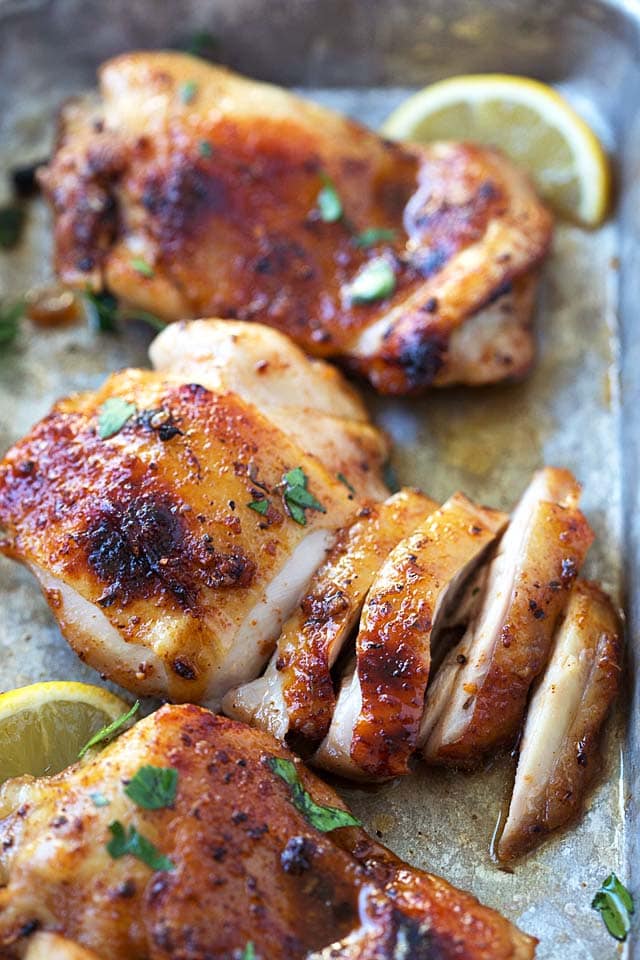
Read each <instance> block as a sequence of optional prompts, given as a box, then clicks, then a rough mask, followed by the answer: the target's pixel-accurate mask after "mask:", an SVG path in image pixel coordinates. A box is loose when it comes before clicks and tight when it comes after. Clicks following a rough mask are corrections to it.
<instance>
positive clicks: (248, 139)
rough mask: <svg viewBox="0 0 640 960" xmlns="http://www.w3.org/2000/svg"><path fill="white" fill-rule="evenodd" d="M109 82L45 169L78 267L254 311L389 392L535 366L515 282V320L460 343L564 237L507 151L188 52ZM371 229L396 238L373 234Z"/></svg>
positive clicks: (105, 75)
mask: <svg viewBox="0 0 640 960" xmlns="http://www.w3.org/2000/svg"><path fill="white" fill-rule="evenodd" d="M99 85H100V96H99V98H97V99H96V98H94V99H85V100H84V101H82V100H81V101H78V100H75V101H72V102H71V103H69V104H67V105H66V106H65V107H64V109H63V111H62V115H61V123H60V133H59V139H58V143H57V147H56V150H55V154H54V156H53V159H52V161H51V163H50V164H49V166H48V167H47V168H45V169H44V170H43V171H42V172H41V183H42V185H43V187H44V190H45V193H46V195H47V196H48V198H49V200H50V202H51V205H52V208H53V212H54V217H55V266H56V269H57V271H58V272H59V274H60V275H61V277H62V278H63V280H64V281H65V282H66V283H68V284H71V285H75V286H78V287H81V288H82V289H84V288H86V287H87V285H89V286H91V287H92V288H94V289H101V288H105V287H106V288H108V289H110V290H111V291H112V292H113V293H114V294H115V295H116V296H118V297H121V298H123V299H124V300H126V301H128V302H129V303H130V304H132V305H133V306H135V307H138V308H142V309H145V310H151V311H154V312H155V313H157V314H159V315H160V316H162V317H164V318H166V319H168V320H177V319H181V318H183V317H199V316H219V317H224V318H236V319H241V320H260V321H262V322H263V323H266V324H268V325H270V326H274V327H277V328H278V329H280V330H282V331H284V332H286V333H288V334H289V335H290V336H292V337H293V338H294V339H295V340H296V341H297V342H298V343H299V344H300V345H301V346H302V347H304V349H305V350H307V351H308V352H309V353H312V354H314V355H318V356H322V357H333V358H337V359H340V360H341V361H342V362H344V363H345V364H347V365H349V366H351V367H352V368H354V369H356V370H358V371H359V372H360V373H362V374H363V375H364V376H367V377H368V378H369V379H370V380H371V382H372V383H373V384H374V386H375V387H376V388H377V389H378V390H380V391H381V392H383V393H395V394H403V393H407V392H414V391H418V390H421V389H423V388H425V387H427V386H429V385H431V384H436V385H437V384H446V383H451V382H454V381H464V382H467V381H468V382H472V383H476V382H492V381H495V380H502V379H504V378H505V377H509V376H513V375H518V374H520V373H522V372H523V371H524V370H526V368H527V367H528V365H529V363H530V361H531V356H532V338H531V334H530V331H529V330H528V324H529V320H530V313H531V298H530V297H529V298H527V297H523V296H519V295H516V294H514V296H513V299H512V302H513V306H514V317H513V318H512V320H511V322H510V323H508V324H507V323H500V324H498V328H496V327H495V322H494V320H491V319H490V317H483V319H482V320H481V321H480V323H479V324H477V325H476V328H475V332H474V335H473V336H472V337H470V338H464V342H458V343H456V344H452V342H451V338H452V336H453V335H455V332H456V331H457V330H459V329H461V328H462V327H463V326H464V324H465V323H466V322H467V320H468V319H469V318H472V317H474V316H476V315H480V314H484V312H485V310H486V308H487V305H488V304H490V303H491V302H492V301H493V300H495V299H496V298H500V297H501V296H502V295H505V296H506V291H508V290H509V289H510V286H511V284H514V290H516V289H520V287H519V282H520V279H521V278H528V284H529V286H531V287H532V286H533V285H535V282H536V276H537V266H538V264H539V263H540V262H541V261H542V260H543V258H544V256H545V255H546V253H547V251H548V248H549V244H550V238H551V230H552V224H551V217H550V215H549V213H548V212H547V211H546V210H545V208H544V207H543V206H542V205H541V204H540V202H539V201H538V199H537V198H536V196H535V193H534V191H533V188H532V186H531V184H530V183H529V182H528V180H527V178H526V177H525V176H524V175H523V174H522V173H521V172H519V171H518V170H516V169H515V168H514V167H513V166H512V164H511V163H510V162H509V161H508V160H507V159H506V158H505V157H504V156H502V155H501V154H499V153H498V152H497V151H495V150H491V149H489V148H486V147H480V146H477V145H473V144H468V143H438V144H431V145H429V146H423V147H418V146H411V145H400V144H395V143H391V142H389V141H386V140H383V139H382V138H380V137H378V136H377V135H376V134H374V133H373V132H371V131H369V130H367V129H365V128H364V127H362V126H360V125H359V124H357V123H354V122H352V121H350V120H347V119H346V118H344V117H341V116H340V115H338V114H336V113H334V112H332V111H330V110H327V109H324V108H322V107H320V106H318V105H316V104H312V103H309V102H306V101H304V100H301V99H300V98H299V97H296V96H294V95H293V94H291V93H288V92H286V91H284V90H281V89H278V88H277V87H273V86H270V85H267V84H262V83H256V82H254V81H251V80H247V79H245V78H243V77H240V76H237V75H236V74H233V73H231V72H230V71H228V70H225V69H223V68H221V67H217V66H214V65H212V64H209V63H204V62H203V61H201V60H197V59H194V58H192V57H188V56H186V55H184V54H179V53H172V52H156V53H152V52H139V53H130V54H126V55H124V56H120V57H117V58H116V59H114V60H111V61H109V62H108V63H106V64H105V65H104V66H103V67H102V68H101V70H100V74H99ZM185 85H186V86H185ZM187 87H188V89H189V90H191V91H193V95H192V96H189V97H188V98H187V99H186V100H185V97H184V96H183V92H184V90H185V89H186V88H187ZM327 178H329V181H330V182H331V183H332V185H334V187H335V190H336V191H337V194H338V196H339V198H340V203H341V206H342V209H343V212H344V215H343V216H340V217H337V218H332V219H331V222H328V220H329V218H325V219H323V217H322V215H321V213H320V211H319V209H318V195H319V194H320V192H321V190H322V189H323V188H326V185H327V182H328V181H327ZM370 228H376V229H382V230H383V231H386V235H385V236H386V237H387V239H384V240H383V241H381V242H380V243H378V244H374V245H373V246H366V245H364V244H362V243H359V242H358V240H357V237H358V235H360V234H361V233H363V232H364V231H366V230H369V229H370ZM380 258H382V259H383V261H384V262H385V263H386V265H387V266H386V269H387V270H390V271H392V273H393V275H394V289H392V290H391V284H389V283H387V286H386V287H385V288H383V287H380V289H379V291H377V290H374V291H373V294H371V295H368V294H367V293H366V292H365V297H364V300H365V302H362V299H363V298H360V299H359V298H358V297H357V296H354V295H353V290H352V284H353V282H354V280H355V279H356V277H359V276H360V274H361V271H362V270H364V269H368V268H369V267H368V265H369V264H370V263H371V262H372V261H378V260H379V259H380ZM141 259H142V260H143V261H144V262H145V264H146V267H145V269H144V274H143V275H141V272H140V269H139V266H140V260H141ZM383 269H384V268H383ZM476 335H477V337H478V340H479V345H478V346H476V345H475V343H470V342H469V341H470V340H474V341H475V339H476ZM494 336H495V342H492V338H493V337H494ZM505 340H506V341H508V349H505Z"/></svg>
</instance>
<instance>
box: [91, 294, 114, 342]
mask: <svg viewBox="0 0 640 960" xmlns="http://www.w3.org/2000/svg"><path fill="white" fill-rule="evenodd" d="M83 296H84V302H85V308H86V313H87V318H88V320H89V326H91V327H93V329H94V330H100V331H101V332H102V333H113V331H114V330H117V328H118V324H117V319H118V301H117V300H116V298H115V297H114V296H112V295H111V294H110V293H94V292H93V290H85V292H84V294H83Z"/></svg>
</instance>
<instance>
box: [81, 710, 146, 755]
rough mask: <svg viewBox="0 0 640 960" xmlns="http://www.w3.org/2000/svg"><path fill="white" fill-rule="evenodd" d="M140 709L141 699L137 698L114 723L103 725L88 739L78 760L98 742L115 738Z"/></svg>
mask: <svg viewBox="0 0 640 960" xmlns="http://www.w3.org/2000/svg"><path fill="white" fill-rule="evenodd" d="M139 709H140V701H139V700H136V702H135V703H134V704H133V706H132V707H131V709H130V710H127V712H126V713H123V714H122V715H121V716H120V717H118V718H117V719H116V720H114V721H113V722H112V723H109V724H107V726H106V727H103V728H102V729H101V730H98V732H97V733H94V735H93V736H92V737H91V739H90V740H87V742H86V743H85V745H84V747H83V748H82V750H81V751H80V753H79V754H78V760H81V759H82V757H84V755H85V753H86V752H87V750H90V749H91V747H95V745H96V744H97V743H103V742H104V741H106V742H108V741H109V740H113V738H114V737H115V736H117V735H118V734H120V733H122V732H123V727H124V726H125V724H127V723H128V722H129V720H131V718H132V717H133V716H134V715H135V714H136V713H137V712H138V710H139Z"/></svg>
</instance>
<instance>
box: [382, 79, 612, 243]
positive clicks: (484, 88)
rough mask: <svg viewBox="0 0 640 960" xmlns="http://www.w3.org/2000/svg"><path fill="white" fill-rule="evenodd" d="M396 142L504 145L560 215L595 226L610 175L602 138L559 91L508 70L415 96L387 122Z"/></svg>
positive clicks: (605, 203)
mask: <svg viewBox="0 0 640 960" xmlns="http://www.w3.org/2000/svg"><path fill="white" fill-rule="evenodd" d="M382 132H383V134H384V135H385V136H387V137H390V138H391V139H394V140H413V141H415V142H419V143H428V142H431V141H433V140H471V141H476V142H477V143H483V144H488V145H491V146H496V147H499V148H500V149H501V150H503V151H504V152H505V153H506V154H507V155H508V156H509V157H511V159H512V160H513V161H514V162H515V163H516V164H518V166H520V167H522V168H523V169H524V170H526V171H527V172H528V173H529V175H530V176H531V178H532V179H533V181H534V183H535V184H536V187H537V189H538V192H539V193H540V195H541V197H543V199H544V200H546V201H547V202H548V203H549V204H550V206H552V207H553V208H554V209H555V210H556V211H557V212H558V213H559V214H560V215H562V216H565V217H568V218H569V219H570V220H574V221H577V222H578V223H580V224H582V225H583V226H588V227H595V226H597V225H598V224H599V223H601V222H602V220H603V219H604V217H605V216H606V213H607V208H608V205H609V197H610V192H611V174H610V169H609V163H608V160H607V156H606V154H605V152H604V150H603V148H602V146H601V144H600V142H599V140H598V138H597V137H596V135H595V134H594V133H593V131H592V130H591V129H590V127H589V126H588V125H587V124H586V123H585V121H584V120H583V119H582V118H581V117H580V116H578V114H577V113H576V112H575V110H574V109H573V107H571V106H570V105H569V104H568V103H567V101H566V100H565V99H564V97H562V96H561V95H560V94H559V93H557V91H555V90H553V89H552V88H551V87H549V86H547V85H546V84H544V83H539V82H538V81H537V80H530V79H529V78H527V77H514V76H507V75H506V74H490V73H487V74H469V75H467V76H461V77H451V78H450V79H448V80H442V81H440V82H439V83H434V84H432V85H431V86H429V87H425V88H424V89H423V90H420V91H419V92H418V93H416V94H414V95H413V96H411V97H409V98H408V99H407V100H405V101H404V102H403V103H401V104H400V106H399V107H398V108H397V109H396V110H394V112H393V113H392V114H391V116H390V117H389V118H388V119H387V120H386V121H385V123H384V125H383V128H382Z"/></svg>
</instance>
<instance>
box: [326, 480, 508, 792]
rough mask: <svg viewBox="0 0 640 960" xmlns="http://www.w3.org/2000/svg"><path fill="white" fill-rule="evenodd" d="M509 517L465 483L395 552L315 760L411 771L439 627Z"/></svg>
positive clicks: (373, 592)
mask: <svg viewBox="0 0 640 960" xmlns="http://www.w3.org/2000/svg"><path fill="white" fill-rule="evenodd" d="M506 520H507V518H506V516H505V515H504V514H502V513H499V512H498V511H495V510H490V509H489V508H486V507H479V506H478V505H477V504H475V503H473V502H472V501H470V500H468V499H467V497H465V496H463V495H462V494H459V493H458V494H455V495H454V496H453V497H451V498H450V499H449V500H447V502H446V503H445V504H444V505H443V506H442V507H441V508H440V509H439V510H436V511H435V512H434V513H432V514H431V515H430V516H429V517H427V519H426V520H425V521H424V522H423V523H422V524H420V526H419V527H418V528H417V529H416V530H415V531H414V532H413V533H412V534H411V535H410V536H408V537H406V538H405V539H404V540H402V541H401V542H400V543H399V544H398V545H397V546H396V547H395V549H394V550H393V551H392V552H391V553H390V555H389V557H388V559H387V560H386V562H385V564H384V565H383V567H382V569H381V570H380V571H379V573H378V575H377V577H376V578H375V580H374V582H373V584H372V586H371V589H370V590H369V593H368V595H367V599H366V603H365V607H364V610H363V613H362V618H361V621H360V630H359V632H358V637H357V640H356V666H355V670H354V673H353V676H352V678H351V680H350V682H349V684H348V685H347V684H345V685H343V687H342V689H341V691H340V695H339V697H338V703H337V705H336V710H335V712H334V715H333V720H332V723H331V728H330V730H329V732H328V734H327V737H326V738H325V740H324V741H323V743H322V745H321V747H320V750H319V752H318V754H317V756H316V762H318V763H320V764H321V765H322V766H324V767H327V768H329V769H331V770H335V771H336V772H337V773H342V774H346V775H348V776H363V775H364V776H365V777H367V778H370V779H385V778H388V777H393V776H397V775H399V774H405V773H408V771H409V767H408V761H409V757H410V756H411V754H412V753H413V751H414V750H415V748H416V745H417V738H418V731H419V727H420V721H421V719H422V714H423V711H424V698H425V691H426V688H427V682H428V679H429V669H430V665H431V642H432V637H433V636H434V634H435V633H436V632H437V630H438V626H439V622H440V621H441V620H442V619H444V616H445V614H446V611H447V608H450V607H451V605H452V604H453V603H454V602H455V600H456V599H457V595H458V592H459V589H460V587H461V586H462V585H463V584H464V582H465V580H466V579H467V578H468V576H469V574H470V573H471V571H472V570H473V568H474V567H475V566H476V565H477V564H478V563H479V562H480V560H481V558H482V556H483V555H484V554H485V553H486V551H487V549H488V547H489V546H490V544H491V543H492V542H493V541H494V540H495V538H496V536H497V535H498V533H499V532H500V531H501V529H502V527H503V526H504V525H505V523H506Z"/></svg>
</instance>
